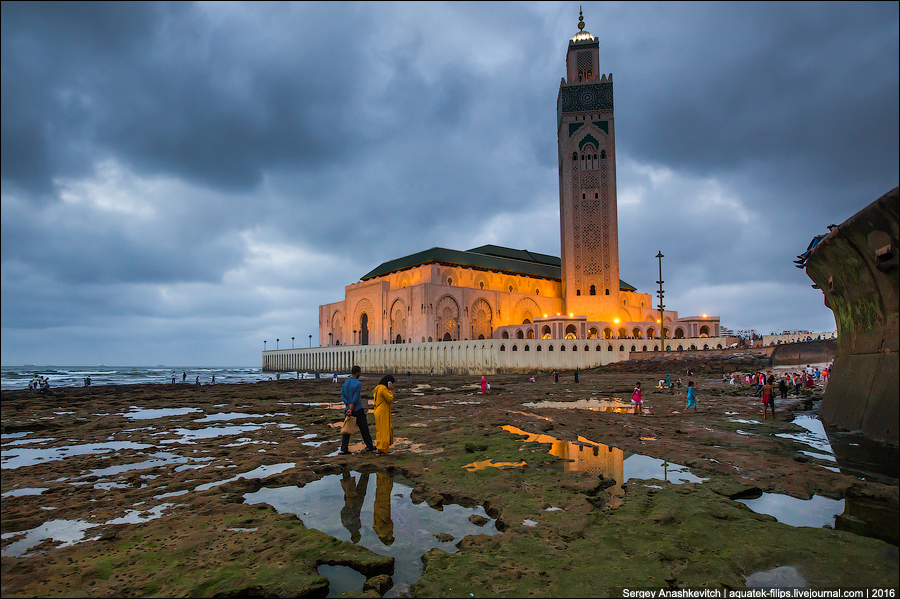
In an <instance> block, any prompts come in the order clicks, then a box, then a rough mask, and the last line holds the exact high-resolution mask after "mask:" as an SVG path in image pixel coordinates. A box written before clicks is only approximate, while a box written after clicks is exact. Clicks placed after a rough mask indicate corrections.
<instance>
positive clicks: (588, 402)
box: [522, 399, 649, 414]
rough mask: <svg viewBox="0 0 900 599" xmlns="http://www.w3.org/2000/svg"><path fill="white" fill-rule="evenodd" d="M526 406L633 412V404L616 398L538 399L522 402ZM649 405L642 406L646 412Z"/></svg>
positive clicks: (619, 412)
mask: <svg viewBox="0 0 900 599" xmlns="http://www.w3.org/2000/svg"><path fill="white" fill-rule="evenodd" d="M522 405H523V406H524V407H526V408H557V409H570V410H591V411H593V412H614V413H617V414H634V406H633V405H632V404H630V403H625V402H624V401H617V400H616V399H579V400H576V401H539V402H534V403H524V404H522ZM648 408H649V406H646V405H645V406H644V409H643V411H644V412H647V411H648Z"/></svg>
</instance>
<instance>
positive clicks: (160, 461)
mask: <svg viewBox="0 0 900 599" xmlns="http://www.w3.org/2000/svg"><path fill="white" fill-rule="evenodd" d="M149 457H150V458H151V459H149V460H145V461H143V462H135V463H133V464H120V465H118V466H109V467H108V468H100V469H99V470H91V471H90V473H88V474H87V476H111V475H113V474H121V473H122V472H128V471H129V470H149V469H151V468H158V467H161V466H168V465H169V464H186V463H187V462H192V461H193V462H205V461H209V460H212V458H186V457H182V456H180V455H177V454H174V453H166V452H162V451H161V452H159V453H154V454H151V455H150V456H149ZM204 466H205V464H204ZM202 467H203V466H194V468H202ZM175 471H176V472H178V471H179V469H177V468H176V470H175Z"/></svg>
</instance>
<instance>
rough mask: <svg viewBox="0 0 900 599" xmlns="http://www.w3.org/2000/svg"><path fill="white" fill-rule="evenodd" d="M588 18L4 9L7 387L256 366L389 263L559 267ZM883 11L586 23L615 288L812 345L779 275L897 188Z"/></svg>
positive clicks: (255, 6)
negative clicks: (65, 377)
mask: <svg viewBox="0 0 900 599" xmlns="http://www.w3.org/2000/svg"><path fill="white" fill-rule="evenodd" d="M578 6H579V5H578V4H569V3H523V4H518V3H516V4H513V3H497V4H493V3H481V2H478V3H472V4H466V3H459V4H458V3H450V4H441V3H434V2H425V3H412V2H402V3H399V4H379V3H363V4H355V3H350V2H341V3H333V4H332V3H319V2H316V3H308V4H306V3H305V4H283V3H276V4H263V3H260V2H254V3H251V4H230V3H228V4H218V3H216V4H189V3H174V4H166V3H162V2H153V3H147V4H142V3H126V4H114V3H105V2H104V3H96V4H95V3H89V2H79V3H74V4H64V3H59V2H53V3H48V4H43V3H31V2H29V3H22V4H19V3H13V2H3V3H2V90H3V92H2V281H0V283H2V356H0V360H2V363H3V364H4V365H16V364H23V363H35V364H39V365H43V364H67V365H89V364H98V363H105V364H110V365H152V364H166V365H259V364H260V361H261V357H260V351H261V350H262V348H263V340H267V341H268V347H270V348H271V347H273V346H274V345H275V339H276V338H280V340H281V341H280V347H290V343H291V338H292V337H294V338H296V339H295V342H294V343H295V344H296V345H297V346H307V345H309V342H310V340H309V335H312V336H313V343H315V342H316V339H317V329H318V312H317V310H318V306H319V305H320V304H325V303H330V302H333V301H338V300H340V299H343V287H344V286H345V285H347V284H349V283H352V282H355V281H357V280H359V277H360V276H362V275H363V274H365V273H366V272H368V271H369V270H371V269H372V268H374V267H375V266H377V265H378V264H379V263H381V262H383V261H385V260H389V259H392V258H396V257H399V256H403V255H406V254H409V253H413V252H416V251H420V250H423V249H427V248H429V247H433V246H442V247H448V248H454V249H469V248H472V247H476V246H478V245H482V244H486V243H494V244H499V245H504V246H509V247H514V248H522V249H529V250H532V251H537V252H542V253H547V254H552V255H557V256H558V255H559V225H558V211H559V199H558V194H559V191H558V175H557V159H556V152H557V150H556V122H555V120H556V97H557V92H558V89H559V81H560V78H561V77H562V76H563V75H564V74H565V52H566V47H567V42H568V39H569V38H570V37H571V36H572V35H574V34H575V33H576V32H577V28H576V25H577V18H578V12H577V11H578ZM898 6H900V5H898V3H896V2H886V3H874V4H869V3H862V2H851V3H822V4H819V3H799V4H795V3H788V2H777V3H773V4H763V3H739V4H719V3H696V4H694V3H691V4H668V3H661V4H657V3H650V4H643V3H623V4H618V3H605V2H596V3H594V2H587V3H584V4H583V7H584V15H585V23H586V25H587V27H586V29H587V31H590V32H591V33H593V34H594V35H595V36H597V37H598V38H599V40H600V70H601V72H604V73H613V77H614V82H615V107H616V113H615V117H616V137H617V139H616V141H617V148H616V150H617V154H618V155H617V175H618V192H619V240H620V260H621V276H622V279H623V280H625V281H627V282H628V283H630V284H632V285H634V286H636V287H637V288H638V290H639V291H642V292H645V293H653V292H654V288H655V284H654V281H656V279H657V261H656V259H655V256H656V254H657V252H658V251H660V250H662V252H663V254H665V259H664V261H663V269H664V278H665V280H666V288H667V294H666V304H667V307H669V308H671V309H676V310H678V311H679V313H680V314H681V315H683V316H687V315H696V314H702V313H709V314H718V315H720V316H721V318H722V324H723V325H724V326H726V327H729V328H732V329H751V328H752V329H756V330H757V331H758V332H760V333H769V332H771V331H773V330H782V329H808V330H813V331H830V330H833V329H834V328H835V327H834V318H833V317H832V315H831V312H830V310H828V309H827V308H825V307H824V306H823V302H822V299H823V298H822V294H821V292H819V291H817V290H814V289H812V288H811V287H810V285H811V283H812V282H811V281H810V280H809V279H808V278H807V276H806V274H805V273H804V272H803V271H801V270H798V269H796V268H794V265H793V264H792V262H791V261H792V260H793V259H794V258H795V257H796V255H797V254H799V253H801V252H803V251H804V250H805V249H806V245H807V243H808V242H809V240H810V239H811V238H812V237H813V236H814V235H816V234H818V233H821V232H824V231H825V230H826V229H825V227H826V226H827V225H829V224H831V223H840V222H843V221H844V220H846V219H847V218H848V217H850V216H851V215H853V214H854V213H856V212H857V211H859V210H860V209H861V208H863V207H864V206H866V205H867V204H869V203H870V202H872V201H874V200H875V199H876V198H878V197H879V196H881V195H882V194H884V193H885V192H887V191H888V190H890V189H892V188H893V187H895V186H897V184H898V178H900V176H898V162H900V158H898V128H900V126H898V112H900V106H898V86H900V84H898V71H900V67H898V55H900V51H898V39H900V29H898Z"/></svg>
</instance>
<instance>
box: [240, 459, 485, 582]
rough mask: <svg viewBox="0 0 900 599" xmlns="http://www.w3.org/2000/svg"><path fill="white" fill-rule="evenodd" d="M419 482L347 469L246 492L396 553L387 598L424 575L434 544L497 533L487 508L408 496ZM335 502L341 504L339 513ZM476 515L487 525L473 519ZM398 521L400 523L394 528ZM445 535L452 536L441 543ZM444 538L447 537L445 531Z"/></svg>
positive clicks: (310, 524)
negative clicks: (439, 503)
mask: <svg viewBox="0 0 900 599" xmlns="http://www.w3.org/2000/svg"><path fill="white" fill-rule="evenodd" d="M414 486H415V483H413V482H412V481H410V480H408V479H405V478H403V477H401V476H396V477H394V476H392V475H390V474H387V473H384V472H375V473H359V472H355V471H354V472H350V471H348V472H344V473H343V474H342V475H337V474H335V475H329V476H324V477H322V478H321V479H319V480H317V481H313V482H311V483H309V484H307V485H305V486H303V487H295V486H291V487H279V488H263V489H260V490H259V491H257V492H256V493H247V494H245V495H244V500H245V503H247V504H255V503H267V504H269V505H271V506H272V507H274V508H275V510H276V511H278V512H279V513H291V514H296V515H297V517H298V518H300V520H301V521H303V524H304V526H306V527H307V528H315V529H317V530H320V531H322V532H324V533H326V534H328V535H331V536H333V537H335V538H337V539H340V540H342V541H348V542H351V543H356V544H358V545H361V546H363V547H365V548H367V549H369V550H370V551H373V552H375V553H378V554H379V555H386V556H390V557H393V558H394V559H395V562H394V575H393V581H394V586H393V587H392V588H391V590H390V591H388V593H387V595H386V596H405V595H407V594H408V592H409V586H410V585H411V584H413V583H414V582H415V581H416V580H418V579H419V577H420V576H421V575H422V555H424V554H425V553H426V552H427V551H428V550H430V549H432V548H438V549H441V550H442V551H446V552H448V553H455V552H456V550H457V549H456V543H458V542H459V541H460V539H462V538H463V537H465V536H467V535H474V534H488V535H496V534H499V531H497V528H496V525H495V522H496V521H495V520H493V519H490V518H488V516H487V514H486V513H485V511H484V508H483V507H480V506H479V507H476V508H465V507H462V506H460V505H455V504H444V505H443V506H442V508H441V510H440V511H439V510H436V509H434V508H432V507H430V506H429V505H428V504H427V503H425V502H424V501H423V502H421V503H419V504H418V505H416V504H414V503H413V502H412V500H411V499H410V494H411V493H412V490H413V487H414ZM336 505H343V507H342V508H341V509H340V511H338V510H337V509H335V506H336ZM473 515H477V516H481V517H483V518H486V519H487V523H486V524H484V525H483V526H477V525H475V524H473V523H472V522H470V521H469V517H470V516H473ZM394 522H397V523H399V524H400V525H399V526H397V527H396V528H395V527H394ZM440 533H445V534H446V535H450V536H452V540H448V541H440V540H438V538H437V537H435V535H437V534H440ZM441 538H447V537H446V536H445V535H441Z"/></svg>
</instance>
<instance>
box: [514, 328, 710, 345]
mask: <svg viewBox="0 0 900 599" xmlns="http://www.w3.org/2000/svg"><path fill="white" fill-rule="evenodd" d="M524 324H531V323H524ZM534 329H535V327H533V326H529V327H527V328H516V329H514V330H513V331H512V332H510V331H509V330H504V331H502V332H501V333H500V338H501V339H510V338H515V339H534V338H535V332H534ZM628 333H629V331H628V330H627V329H626V328H625V327H622V328H620V329H618V330H617V331H614V330H613V329H612V328H610V327H606V328H605V329H603V336H602V337H601V336H600V329H599V328H598V327H590V328H589V329H588V334H587V338H588V339H600V338H602V339H658V338H659V337H658V336H657V331H656V329H655V328H654V327H647V328H646V329H641V328H640V327H634V328H633V329H632V330H631V335H629V334H628ZM684 334H685V331H684V329H683V328H682V327H676V328H675V336H674V337H673V336H672V334H671V332H670V330H669V328H668V327H666V328H665V335H666V338H667V339H684V338H685V336H684ZM540 337H541V339H552V338H553V336H552V331H551V329H550V327H549V326H548V325H544V326H543V327H541V331H540ZM700 337H701V338H702V337H709V327H708V326H706V325H704V326H702V327H700ZM565 338H566V339H578V327H576V326H575V325H574V324H570V325H569V326H567V327H566V335H565ZM695 349H696V348H695ZM644 351H647V350H644Z"/></svg>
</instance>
